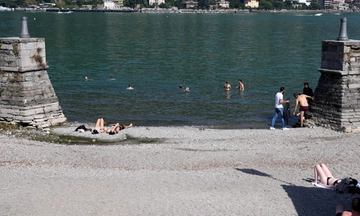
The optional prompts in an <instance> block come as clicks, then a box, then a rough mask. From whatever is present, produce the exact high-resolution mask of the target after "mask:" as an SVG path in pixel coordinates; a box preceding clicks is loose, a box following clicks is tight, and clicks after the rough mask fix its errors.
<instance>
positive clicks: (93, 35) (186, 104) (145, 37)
mask: <svg viewBox="0 0 360 216" xmlns="http://www.w3.org/2000/svg"><path fill="white" fill-rule="evenodd" d="M345 15H346V17H347V19H348V35H349V38H351V39H359V35H360V32H359V28H358V26H357V25H358V24H357V23H359V21H360V20H359V15H358V14H357V13H348V14H345ZM345 15H344V16H345ZM21 16H27V17H28V22H29V23H28V26H29V32H30V35H31V36H32V37H44V38H45V39H46V51H47V61H48V64H49V66H50V68H49V69H48V73H49V76H50V78H51V81H52V83H53V86H54V88H55V90H56V94H57V96H58V98H59V100H60V104H61V106H62V108H63V111H64V113H65V115H66V116H67V118H68V119H69V121H79V122H95V121H96V119H97V118H98V117H104V118H105V120H106V122H107V123H109V124H110V123H114V122H118V121H119V122H123V123H125V124H127V123H130V122H133V123H134V124H135V125H177V126H179V125H180V126H206V127H220V128H249V127H254V128H267V127H268V125H269V123H270V119H271V117H272V114H273V106H274V105H273V103H274V101H273V100H274V96H275V94H276V92H277V91H278V90H279V88H280V87H281V86H285V87H286V90H287V91H286V93H285V98H290V99H292V97H291V95H292V93H293V92H301V91H302V87H303V82H305V81H308V82H309V83H310V86H311V87H312V88H313V89H315V87H316V84H317V80H318V78H319V76H320V73H319V72H317V69H318V68H319V67H320V57H321V41H322V40H332V39H336V38H337V37H338V34H339V29H340V19H341V18H342V17H343V16H335V15H333V14H324V15H323V16H320V17H314V16H313V14H310V13H307V14H302V13H289V14H281V13H280V14H279V13H277V14H271V13H268V14H238V13H237V14H138V13H136V14H121V13H120V14H119V13H114V14H111V13H103V14H102V13H72V14H56V13H20V12H15V13H9V12H3V13H0V19H1V20H2V22H0V32H1V33H0V36H1V37H10V36H18V35H19V33H20V28H21V27H20V25H21V22H20V17H21ZM34 18H35V19H34ZM4 20H6V21H4ZM85 76H88V77H89V78H90V80H89V81H88V82H85V81H84V77H85ZM110 76H113V77H115V78H116V80H114V81H110V80H109V77H110ZM238 79H242V80H243V82H244V84H245V91H244V92H242V93H241V92H239V91H238V90H237V89H236V88H235V87H236V84H237V80H238ZM226 80H229V81H230V84H231V85H232V86H233V89H232V90H231V92H230V93H229V94H226V93H225V92H224V91H223V88H222V86H223V84H224V82H225V81H226ZM129 83H131V84H132V85H133V86H134V88H135V90H133V91H128V90H126V87H127V85H128V84H129ZM180 84H181V85H183V86H184V87H186V86H189V87H190V89H191V92H190V93H188V94H186V93H184V92H182V91H180V90H178V88H177V87H178V85H180ZM292 102H294V100H292ZM278 123H280V120H279V121H278Z"/></svg>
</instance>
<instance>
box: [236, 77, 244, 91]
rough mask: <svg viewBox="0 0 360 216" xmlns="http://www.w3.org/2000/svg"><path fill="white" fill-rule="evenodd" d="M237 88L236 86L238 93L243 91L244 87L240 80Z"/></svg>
mask: <svg viewBox="0 0 360 216" xmlns="http://www.w3.org/2000/svg"><path fill="white" fill-rule="evenodd" d="M238 83H239V86H237V88H238V89H239V91H244V90H245V87H244V83H243V82H242V80H241V79H239V80H238Z"/></svg>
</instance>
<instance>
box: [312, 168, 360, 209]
mask: <svg viewBox="0 0 360 216" xmlns="http://www.w3.org/2000/svg"><path fill="white" fill-rule="evenodd" d="M342 181H348V182H346V183H347V184H348V187H349V189H347V190H348V192H349V193H359V191H360V183H359V182H358V181H357V180H356V179H354V178H351V177H347V178H344V179H338V178H335V177H334V176H333V175H332V174H331V172H330V170H329V169H328V168H327V166H326V165H325V164H316V165H315V167H314V183H316V184H320V185H321V186H323V187H326V188H331V189H336V190H338V189H337V188H336V187H337V186H339V185H340V184H341V183H342ZM342 192H344V191H342ZM351 207H352V211H351V212H349V211H344V208H343V207H342V206H341V205H337V206H336V209H335V211H336V212H335V215H336V216H350V215H352V216H360V198H358V197H356V198H353V199H352V202H351Z"/></svg>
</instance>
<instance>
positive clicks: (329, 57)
mask: <svg viewBox="0 0 360 216" xmlns="http://www.w3.org/2000/svg"><path fill="white" fill-rule="evenodd" d="M318 71H319V72H320V73H321V76H320V78H319V81H318V85H317V87H316V89H315V92H314V97H315V100H314V101H313V102H312V103H310V108H311V109H310V111H311V113H312V115H313V117H312V118H313V120H314V121H315V123H316V124H317V125H320V126H324V127H327V128H331V129H334V130H337V131H343V132H360V41H359V40H348V39H347V40H343V41H341V40H339V39H338V40H326V41H323V42H322V55H321V68H319V69H318Z"/></svg>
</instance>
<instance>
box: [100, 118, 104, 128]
mask: <svg viewBox="0 0 360 216" xmlns="http://www.w3.org/2000/svg"><path fill="white" fill-rule="evenodd" d="M100 127H101V128H104V119H103V118H101V119H100Z"/></svg>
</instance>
